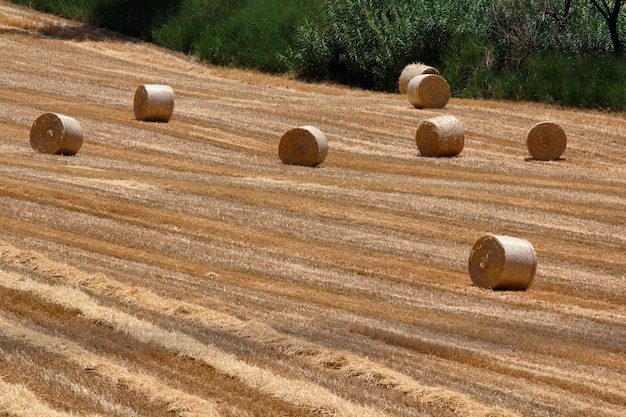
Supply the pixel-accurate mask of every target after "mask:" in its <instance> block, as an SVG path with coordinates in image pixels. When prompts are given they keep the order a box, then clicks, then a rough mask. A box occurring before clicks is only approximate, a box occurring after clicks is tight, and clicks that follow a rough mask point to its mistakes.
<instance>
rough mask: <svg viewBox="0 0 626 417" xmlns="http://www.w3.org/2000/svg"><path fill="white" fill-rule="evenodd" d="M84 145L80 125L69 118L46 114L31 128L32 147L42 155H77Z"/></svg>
mask: <svg viewBox="0 0 626 417" xmlns="http://www.w3.org/2000/svg"><path fill="white" fill-rule="evenodd" d="M82 144H83V131H82V129H81V127H80V123H78V121H77V120H76V119H74V118H72V117H69V116H65V115H62V114H57V113H44V114H42V115H41V116H39V117H38V118H37V119H36V120H35V122H34V123H33V125H32V127H31V128H30V146H32V147H33V149H35V150H36V151H39V152H42V153H49V154H57V155H76V153H78V150H79V149H80V147H81V146H82Z"/></svg>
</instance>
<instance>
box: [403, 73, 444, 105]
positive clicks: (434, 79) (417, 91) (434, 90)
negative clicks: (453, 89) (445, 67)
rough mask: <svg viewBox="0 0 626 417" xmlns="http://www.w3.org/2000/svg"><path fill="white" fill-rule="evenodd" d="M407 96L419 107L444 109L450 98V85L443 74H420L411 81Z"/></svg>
mask: <svg viewBox="0 0 626 417" xmlns="http://www.w3.org/2000/svg"><path fill="white" fill-rule="evenodd" d="M407 97H408V99H409V102H410V103H411V104H412V105H413V106H414V107H416V108H418V109H442V108H444V107H445V106H446V104H448V100H450V86H449V85H448V82H447V81H446V80H445V78H443V77H442V76H441V75H437V74H422V75H418V76H417V77H413V78H412V79H411V81H409V85H408V86H407Z"/></svg>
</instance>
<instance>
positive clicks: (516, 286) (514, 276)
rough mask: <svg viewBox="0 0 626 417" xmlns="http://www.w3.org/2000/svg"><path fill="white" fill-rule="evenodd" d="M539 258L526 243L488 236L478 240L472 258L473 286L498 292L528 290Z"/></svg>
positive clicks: (509, 238)
mask: <svg viewBox="0 0 626 417" xmlns="http://www.w3.org/2000/svg"><path fill="white" fill-rule="evenodd" d="M536 270H537V255H536V254H535V249H534V248H533V246H532V245H531V244H530V242H528V241H527V240H524V239H519V238H515V237H510V236H495V235H488V236H483V237H482V238H480V239H478V241H477V242H476V243H475V244H474V246H473V247H472V251H471V252H470V257H469V274H470V277H471V278H472V282H473V283H474V284H475V285H477V286H479V287H481V288H491V289H494V290H525V289H527V288H528V287H529V286H530V284H531V283H532V282H533V280H534V278H535V271H536Z"/></svg>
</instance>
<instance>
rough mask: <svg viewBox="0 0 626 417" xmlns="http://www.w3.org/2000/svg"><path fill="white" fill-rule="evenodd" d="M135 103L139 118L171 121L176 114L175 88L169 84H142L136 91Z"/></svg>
mask: <svg viewBox="0 0 626 417" xmlns="http://www.w3.org/2000/svg"><path fill="white" fill-rule="evenodd" d="M134 105H135V118H136V119H137V120H142V121H145V122H169V120H170V119H171V118H172V115H173V114H174V90H172V88H171V87H170V86H169V85H159V84H144V85H140V86H139V87H137V90H136V91H135V99H134Z"/></svg>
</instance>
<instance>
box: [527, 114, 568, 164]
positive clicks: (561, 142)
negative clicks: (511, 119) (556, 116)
mask: <svg viewBox="0 0 626 417" xmlns="http://www.w3.org/2000/svg"><path fill="white" fill-rule="evenodd" d="M526 147H527V148H528V152H529V153H530V156H532V157H533V158H534V159H538V160H541V161H550V160H555V159H559V158H560V157H561V155H563V152H565V148H566V147H567V136H566V135H565V131H564V130H563V129H562V128H561V126H559V125H557V124H556V123H552V122H541V123H537V124H536V125H534V126H533V127H531V128H530V130H529V131H528V134H527V135H526Z"/></svg>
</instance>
